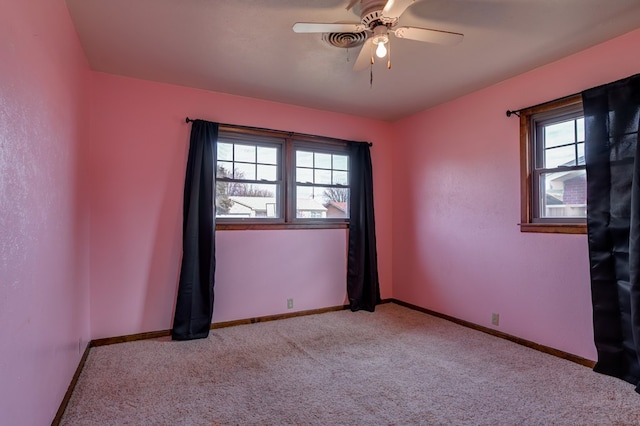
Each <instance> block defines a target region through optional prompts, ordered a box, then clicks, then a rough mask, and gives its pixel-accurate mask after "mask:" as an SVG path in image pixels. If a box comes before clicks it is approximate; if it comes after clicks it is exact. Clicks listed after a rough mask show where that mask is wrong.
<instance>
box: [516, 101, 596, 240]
mask: <svg viewBox="0 0 640 426" xmlns="http://www.w3.org/2000/svg"><path fill="white" fill-rule="evenodd" d="M520 138H521V147H520V151H521V185H522V218H521V219H522V220H521V225H520V227H521V230H522V231H525V232H555V233H586V219H585V218H586V207H587V201H586V195H587V190H586V188H587V185H586V182H587V179H586V170H585V159H584V117H583V113H582V99H581V97H580V95H577V96H572V97H570V98H565V99H562V100H558V101H554V102H549V103H547V104H543V105H539V106H535V107H531V108H528V109H526V110H523V111H521V112H520Z"/></svg>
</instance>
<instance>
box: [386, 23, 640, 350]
mask: <svg viewBox="0 0 640 426" xmlns="http://www.w3.org/2000/svg"><path fill="white" fill-rule="evenodd" d="M639 43H640V30H638V31H635V32H632V33H629V34H627V35H625V36H622V37H619V38H617V39H614V40H611V41H609V42H607V43H604V44H602V45H598V46H595V47H593V48H590V49H588V50H585V51H583V52H581V53H579V54H576V55H573V56H570V57H567V58H565V59H563V60H561V61H558V62H556V63H553V64H550V65H548V66H545V67H542V68H539V69H536V70H534V71H531V72H529V73H526V74H523V75H521V76H518V77H516V78H513V79H510V80H507V81H505V82H503V83H501V84H498V85H495V86H492V87H489V88H487V89H485V90H481V91H478V92H476V93H473V94H470V95H468V96H465V97H463V98H460V99H457V100H455V101H452V102H450V103H447V104H444V105H441V106H439V107H436V108H433V109H430V110H427V111H424V112H423V113H420V114H417V115H415V116H413V117H409V118H407V119H404V120H401V121H399V122H397V123H395V129H396V131H397V133H398V135H399V136H400V139H399V143H398V146H400V147H401V148H402V149H397V150H396V151H394V153H395V157H394V183H393V190H394V199H395V200H396V203H395V210H394V212H393V214H394V224H395V227H394V254H393V255H394V263H393V266H394V270H393V273H394V297H397V298H399V299H402V300H405V301H407V302H410V303H414V304H416V305H419V306H423V307H426V308H429V309H433V310H435V311H438V312H442V313H445V314H448V315H452V316H454V317H457V318H461V319H464V320H467V321H471V322H473V323H476V324H480V325H484V326H489V327H491V314H492V312H497V313H499V314H500V326H499V327H498V329H499V330H501V331H504V332H506V333H509V334H513V335H516V336H519V337H522V338H525V339H529V340H532V341H534V342H537V343H541V344H544V345H548V346H551V347H554V348H558V349H561V350H564V351H567V352H570V353H573V354H577V355H580V356H583V357H586V358H590V359H594V357H595V355H596V354H595V347H594V345H593V330H592V324H591V296H590V284H589V262H588V251H587V237H586V236H585V235H559V234H533V233H521V232H520V229H519V227H518V225H517V224H518V222H519V220H520V157H519V155H520V154H519V121H518V119H517V117H511V118H507V117H506V116H505V111H506V110H507V109H518V108H524V107H527V106H530V105H535V104H538V103H541V102H545V101H550V100H553V99H555V98H559V97H562V96H566V95H570V94H573V93H576V92H580V91H581V90H584V89H587V88H590V87H593V86H597V85H600V84H604V83H607V82H610V81H614V80H617V79H619V78H623V77H626V76H629V75H632V74H635V73H638V72H640V56H638V55H635V54H632V53H631V52H634V51H636V50H637V46H638V44H639ZM397 200H403V202H402V203H400V202H397Z"/></svg>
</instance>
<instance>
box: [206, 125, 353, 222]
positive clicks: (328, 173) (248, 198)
mask: <svg viewBox="0 0 640 426" xmlns="http://www.w3.org/2000/svg"><path fill="white" fill-rule="evenodd" d="M347 148H348V146H347V142H344V141H339V140H334V139H329V138H321V137H315V136H313V137H312V136H304V135H292V134H289V133H283V132H277V131H270V130H260V129H250V128H242V127H235V126H226V125H225V126H221V127H220V131H219V135H218V143H217V147H216V153H217V163H216V206H215V207H216V222H217V225H216V227H217V228H219V229H247V228H252V229H256V228H263V227H264V228H273V227H281V228H282V227H285V228H288V227H294V228H306V227H346V226H347V223H348V219H349V207H348V206H349V163H350V162H349V154H348V149H347Z"/></svg>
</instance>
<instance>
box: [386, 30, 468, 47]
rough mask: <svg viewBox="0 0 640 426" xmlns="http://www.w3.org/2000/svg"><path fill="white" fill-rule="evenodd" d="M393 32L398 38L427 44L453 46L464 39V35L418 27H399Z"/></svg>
mask: <svg viewBox="0 0 640 426" xmlns="http://www.w3.org/2000/svg"><path fill="white" fill-rule="evenodd" d="M392 32H393V33H394V34H395V36H396V37H398V38H406V39H409V40H416V41H423V42H425V43H434V44H442V45H446V46H453V45H455V44H458V43H460V42H461V41H462V39H463V38H464V35H463V34H460V33H452V32H449V31H440V30H430V29H428V28H416V27H399V28H396V29H394V30H392Z"/></svg>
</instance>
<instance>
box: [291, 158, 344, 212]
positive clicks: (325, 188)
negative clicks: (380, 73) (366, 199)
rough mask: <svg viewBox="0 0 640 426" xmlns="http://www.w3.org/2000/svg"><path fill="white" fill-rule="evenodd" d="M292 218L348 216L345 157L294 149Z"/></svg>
mask: <svg viewBox="0 0 640 426" xmlns="http://www.w3.org/2000/svg"><path fill="white" fill-rule="evenodd" d="M295 153H296V155H295V163H296V164H295V172H296V178H295V182H296V184H295V186H296V200H295V206H296V207H295V210H296V218H298V219H300V218H343V219H344V218H348V217H349V211H348V206H349V203H348V202H349V156H348V155H347V154H346V153H337V152H321V151H313V150H311V148H309V147H302V148H296V149H295Z"/></svg>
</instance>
